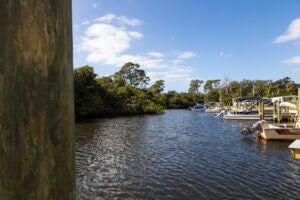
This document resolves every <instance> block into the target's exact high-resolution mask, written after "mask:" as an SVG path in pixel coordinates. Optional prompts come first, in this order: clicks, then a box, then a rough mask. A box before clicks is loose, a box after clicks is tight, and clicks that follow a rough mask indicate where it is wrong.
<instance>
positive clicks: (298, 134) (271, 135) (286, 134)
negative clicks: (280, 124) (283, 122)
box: [259, 128, 300, 141]
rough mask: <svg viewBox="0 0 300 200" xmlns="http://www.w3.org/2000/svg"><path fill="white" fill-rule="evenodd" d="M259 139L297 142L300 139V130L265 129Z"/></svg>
mask: <svg viewBox="0 0 300 200" xmlns="http://www.w3.org/2000/svg"><path fill="white" fill-rule="evenodd" d="M259 137H260V138H262V139H264V140H286V141H291V140H296V139H300V128H263V130H261V132H260V133H259Z"/></svg>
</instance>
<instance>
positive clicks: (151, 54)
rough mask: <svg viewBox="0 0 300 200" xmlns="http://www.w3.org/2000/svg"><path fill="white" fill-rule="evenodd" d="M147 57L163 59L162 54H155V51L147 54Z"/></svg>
mask: <svg viewBox="0 0 300 200" xmlns="http://www.w3.org/2000/svg"><path fill="white" fill-rule="evenodd" d="M148 55H149V56H152V57H156V58H163V57H164V54H163V53H161V52H156V51H151V52H148Z"/></svg>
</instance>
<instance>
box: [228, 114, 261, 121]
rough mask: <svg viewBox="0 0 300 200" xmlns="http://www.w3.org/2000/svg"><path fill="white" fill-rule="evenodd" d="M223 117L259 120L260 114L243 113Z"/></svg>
mask: <svg viewBox="0 0 300 200" xmlns="http://www.w3.org/2000/svg"><path fill="white" fill-rule="evenodd" d="M223 119H226V120H259V115H250V114H249V115H248V114H247V115H243V114H233V115H226V114H225V115H223Z"/></svg>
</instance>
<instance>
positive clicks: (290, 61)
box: [281, 56, 300, 65]
mask: <svg viewBox="0 0 300 200" xmlns="http://www.w3.org/2000/svg"><path fill="white" fill-rule="evenodd" d="M281 63H283V64H289V65H294V64H300V56H295V57H292V58H290V59H287V60H283V61H281Z"/></svg>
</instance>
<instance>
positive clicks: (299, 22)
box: [273, 18, 300, 43]
mask: <svg viewBox="0 0 300 200" xmlns="http://www.w3.org/2000/svg"><path fill="white" fill-rule="evenodd" d="M296 39H300V18H297V19H295V20H293V21H292V22H291V24H290V25H289V27H288V29H287V30H286V32H285V33H284V34H283V35H281V36H278V37H277V38H275V40H274V41H273V43H283V42H288V41H292V40H296Z"/></svg>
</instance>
